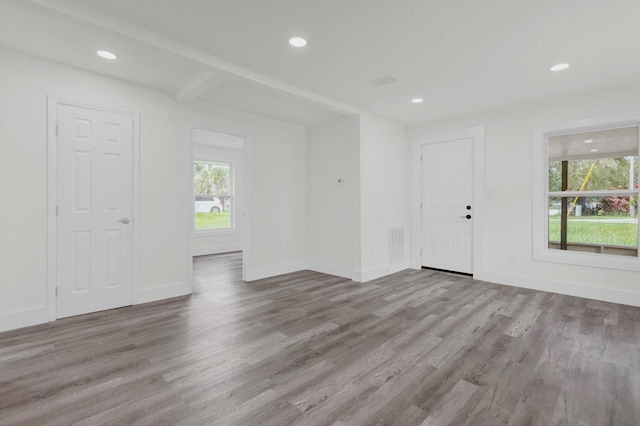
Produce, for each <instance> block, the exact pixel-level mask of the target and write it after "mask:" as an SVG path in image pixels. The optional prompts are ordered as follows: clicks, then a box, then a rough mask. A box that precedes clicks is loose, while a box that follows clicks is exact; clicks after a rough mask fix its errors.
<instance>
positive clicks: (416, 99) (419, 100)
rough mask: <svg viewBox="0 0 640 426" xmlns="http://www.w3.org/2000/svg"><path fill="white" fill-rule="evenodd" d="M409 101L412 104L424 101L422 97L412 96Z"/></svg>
mask: <svg viewBox="0 0 640 426" xmlns="http://www.w3.org/2000/svg"><path fill="white" fill-rule="evenodd" d="M411 102H412V103H414V104H421V103H422V102H424V99H422V98H413V99H411Z"/></svg>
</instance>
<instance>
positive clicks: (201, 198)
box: [195, 195, 222, 213]
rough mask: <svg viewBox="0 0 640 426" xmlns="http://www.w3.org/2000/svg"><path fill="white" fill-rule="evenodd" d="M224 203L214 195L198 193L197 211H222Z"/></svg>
mask: <svg viewBox="0 0 640 426" xmlns="http://www.w3.org/2000/svg"><path fill="white" fill-rule="evenodd" d="M221 211H222V203H221V202H220V200H219V199H218V198H215V197H214V196H212V195H196V206H195V212H196V213H220V212H221Z"/></svg>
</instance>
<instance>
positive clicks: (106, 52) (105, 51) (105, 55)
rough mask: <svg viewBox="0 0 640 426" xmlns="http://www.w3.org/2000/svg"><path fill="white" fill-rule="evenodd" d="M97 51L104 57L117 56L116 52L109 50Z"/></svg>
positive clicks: (114, 57) (111, 57) (112, 57)
mask: <svg viewBox="0 0 640 426" xmlns="http://www.w3.org/2000/svg"><path fill="white" fill-rule="evenodd" d="M96 53H97V54H98V56H100V57H101V58H104V59H116V58H117V56H116V55H115V53H112V52H109V51H108V50H98V51H96Z"/></svg>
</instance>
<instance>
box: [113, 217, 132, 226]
mask: <svg viewBox="0 0 640 426" xmlns="http://www.w3.org/2000/svg"><path fill="white" fill-rule="evenodd" d="M116 222H120V223H124V224H125V225H126V224H127V223H129V222H131V219H129V218H128V217H123V218H122V219H120V220H116Z"/></svg>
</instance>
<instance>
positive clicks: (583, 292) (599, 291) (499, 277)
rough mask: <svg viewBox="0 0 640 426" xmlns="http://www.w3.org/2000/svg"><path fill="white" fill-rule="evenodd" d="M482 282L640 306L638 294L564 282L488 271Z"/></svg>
mask: <svg viewBox="0 0 640 426" xmlns="http://www.w3.org/2000/svg"><path fill="white" fill-rule="evenodd" d="M484 281H488V282H492V283H496V284H504V285H510V286H513V287H521V288H528V289H532V290H541V291H547V292H550V293H558V294H566V295H568V296H576V297H583V298H585V299H593V300H601V301H604V302H612V303H619V304H621V305H630V306H640V293H636V292H631V291H625V290H616V289H611V288H602V287H594V286H590V285H585V284H576V283H572V282H566V281H554V280H547V279H543V278H535V277H527V276H524V275H512V274H503V273H498V272H489V271H484Z"/></svg>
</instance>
